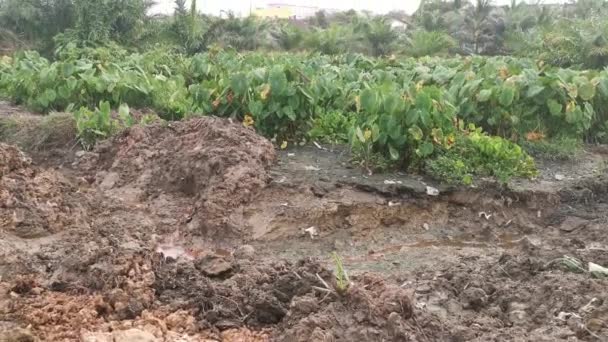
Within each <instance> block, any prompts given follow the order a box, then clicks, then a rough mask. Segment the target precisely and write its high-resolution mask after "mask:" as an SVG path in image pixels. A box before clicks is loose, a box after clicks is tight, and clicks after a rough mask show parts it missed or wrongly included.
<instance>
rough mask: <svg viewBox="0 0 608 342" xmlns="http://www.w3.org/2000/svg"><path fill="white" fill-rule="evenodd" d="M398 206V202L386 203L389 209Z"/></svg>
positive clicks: (399, 203)
mask: <svg viewBox="0 0 608 342" xmlns="http://www.w3.org/2000/svg"><path fill="white" fill-rule="evenodd" d="M400 205H401V202H399V201H388V206H389V207H398V206H400Z"/></svg>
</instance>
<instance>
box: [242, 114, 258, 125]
mask: <svg viewBox="0 0 608 342" xmlns="http://www.w3.org/2000/svg"><path fill="white" fill-rule="evenodd" d="M253 124H255V120H253V117H252V116H251V115H249V114H247V115H245V119H243V126H245V127H251V126H253Z"/></svg>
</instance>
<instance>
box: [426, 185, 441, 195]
mask: <svg viewBox="0 0 608 342" xmlns="http://www.w3.org/2000/svg"><path fill="white" fill-rule="evenodd" d="M426 194H427V195H429V196H439V189H437V188H433V187H432V186H427V187H426Z"/></svg>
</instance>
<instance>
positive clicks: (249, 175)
mask: <svg viewBox="0 0 608 342" xmlns="http://www.w3.org/2000/svg"><path fill="white" fill-rule="evenodd" d="M88 158H89V160H88V161H87V162H88V163H89V164H88V165H86V166H85V167H86V168H88V169H89V170H91V171H92V174H91V176H92V177H95V178H96V180H97V184H98V185H99V186H100V188H101V189H102V190H103V191H105V192H106V193H108V194H110V195H111V196H114V197H120V198H123V199H126V200H130V201H139V202H146V203H149V205H150V207H151V210H155V211H157V212H163V211H166V210H163V207H165V206H166V203H167V202H170V203H174V204H177V203H179V206H181V207H182V209H183V210H185V211H189V212H188V213H186V215H185V217H182V218H181V219H183V220H186V221H187V223H188V224H187V230H188V232H189V233H193V234H201V235H205V236H209V237H215V238H229V237H231V238H235V237H239V236H240V235H241V234H242V232H240V229H241V228H242V227H238V226H237V225H236V224H235V223H234V222H230V221H229V220H228V219H227V218H228V217H229V214H230V212H231V211H232V210H234V209H236V208H238V207H239V206H241V205H243V204H245V203H248V202H249V201H251V200H252V198H253V196H254V195H255V194H256V193H257V192H258V191H259V190H260V189H262V188H264V187H265V186H266V184H267V182H268V181H269V175H268V169H269V168H270V166H271V165H272V164H273V162H274V160H275V154H274V148H273V146H272V144H270V142H268V141H267V140H265V139H263V138H261V137H259V136H258V135H256V134H255V132H254V131H252V130H249V129H246V128H244V127H242V126H240V125H238V124H233V123H230V122H229V121H227V120H221V119H215V118H202V119H196V120H191V121H188V122H175V123H170V124H158V125H154V126H148V127H134V128H132V129H130V130H127V131H126V132H124V133H123V134H121V135H120V136H118V137H116V138H114V139H112V140H110V141H107V142H105V143H103V144H99V145H98V146H97V148H96V150H95V151H94V153H92V154H90V155H89V156H88ZM174 204H172V205H174Z"/></svg>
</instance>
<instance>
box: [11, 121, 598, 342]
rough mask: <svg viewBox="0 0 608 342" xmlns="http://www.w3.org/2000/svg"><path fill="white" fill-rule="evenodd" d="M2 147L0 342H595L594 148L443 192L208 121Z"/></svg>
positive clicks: (337, 155) (327, 151) (340, 155)
mask: <svg viewBox="0 0 608 342" xmlns="http://www.w3.org/2000/svg"><path fill="white" fill-rule="evenodd" d="M1 146H2V148H0V152H2V154H1V155H0V161H4V162H3V164H2V165H0V166H1V167H0V170H1V179H0V182H1V184H2V186H3V188H1V189H0V200H1V201H2V202H1V203H2V206H1V207H0V256H1V257H2V258H1V259H0V341H112V342H115V341H136V340H141V341H602V340H606V338H607V337H608V323H607V322H608V297H607V296H608V280H606V279H601V278H598V277H594V276H593V275H591V274H589V273H587V272H584V271H581V269H582V270H585V269H586V268H587V264H588V263H589V262H592V263H596V264H598V265H603V266H608V249H607V248H606V246H608V234H606V227H608V196H607V194H608V177H607V176H606V175H605V174H602V173H598V171H597V170H600V169H601V163H603V162H604V161H605V160H606V156H605V155H604V154H602V153H601V152H596V151H588V153H586V154H585V155H584V156H583V158H584V160H578V161H576V164H577V165H586V167H588V169H589V170H590V171H589V172H587V173H585V172H584V171H582V170H581V169H580V168H577V167H576V166H575V165H566V164H564V165H553V164H551V165H549V166H548V168H547V169H543V170H542V174H543V175H544V176H543V177H541V178H540V179H538V180H536V181H525V182H524V181H519V182H516V183H514V184H513V186H511V187H510V188H504V187H499V186H496V185H492V184H479V185H478V186H477V187H476V188H464V189H459V188H452V187H445V186H442V185H440V184H436V183H434V182H432V181H431V180H428V179H424V178H423V177H418V176H412V175H405V174H399V173H395V174H385V175H372V176H370V175H366V174H364V173H362V172H361V171H360V170H357V169H354V168H351V167H350V166H349V165H348V163H347V162H348V157H347V155H346V154H345V153H344V151H341V150H335V151H332V149H331V147H325V148H324V149H319V148H317V147H315V146H312V147H304V148H298V149H295V150H289V151H281V152H278V155H276V152H275V151H274V149H273V148H272V146H271V144H270V143H269V142H267V141H266V140H264V139H262V138H260V137H258V136H257V135H255V133H254V132H253V131H251V130H248V129H246V128H244V127H242V126H240V125H237V124H232V123H230V122H228V121H225V120H219V119H214V118H204V119H198V120H193V121H189V122H183V123H172V124H171V125H170V126H166V125H165V126H163V125H157V126H151V127H145V128H142V127H135V128H133V129H131V130H129V131H127V132H125V133H123V134H122V135H120V136H118V137H116V138H115V139H112V140H110V141H107V142H103V143H102V144H100V145H98V146H97V148H96V149H95V150H94V151H91V152H82V151H73V152H71V153H69V154H64V155H62V157H61V165H62V167H61V168H52V167H48V166H49V165H54V164H53V162H52V160H51V159H52V157H51V156H52V155H61V154H60V153H59V154H58V153H57V151H56V150H55V152H53V154H52V155H51V154H47V155H45V152H44V150H42V151H40V150H39V151H37V153H35V154H33V155H32V157H31V158H30V157H28V153H27V152H26V153H22V152H21V151H20V150H19V149H16V148H15V147H9V146H8V145H1ZM70 148H71V146H70ZM66 156H67V157H66ZM3 158H4V159H3ZM552 168H553V169H552ZM568 170H576V172H570V173H569V171H568ZM594 170H595V171H594ZM556 172H559V173H560V174H561V173H565V177H563V178H562V177H559V179H561V180H557V179H556V178H555V177H554V175H553V174H554V173H556ZM427 187H433V188H436V189H438V191H439V195H438V196H430V195H428V193H427ZM334 253H335V254H334ZM332 255H334V256H332ZM335 255H337V256H339V259H341V260H342V262H343V265H342V266H341V267H338V265H339V264H338V263H337V261H336V260H335ZM564 256H568V257H569V258H564ZM572 260H576V261H577V262H580V264H577V265H575V266H580V267H579V268H580V269H579V268H576V267H573V265H572ZM339 274H342V275H341V276H339V277H338V276H337V275H339Z"/></svg>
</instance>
